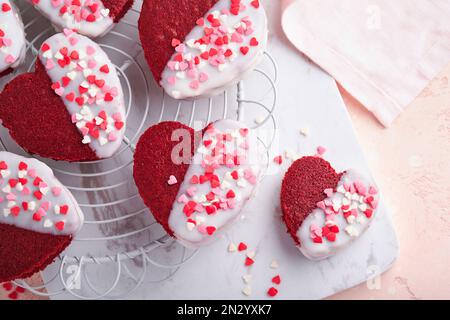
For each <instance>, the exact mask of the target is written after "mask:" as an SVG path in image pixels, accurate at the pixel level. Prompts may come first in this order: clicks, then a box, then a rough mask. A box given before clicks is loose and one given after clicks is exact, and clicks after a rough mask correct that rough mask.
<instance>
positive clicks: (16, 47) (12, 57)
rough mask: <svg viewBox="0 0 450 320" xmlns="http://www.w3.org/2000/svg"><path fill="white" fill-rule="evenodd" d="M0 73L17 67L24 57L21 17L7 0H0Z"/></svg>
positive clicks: (23, 35) (24, 48)
mask: <svg viewBox="0 0 450 320" xmlns="http://www.w3.org/2000/svg"><path fill="white" fill-rule="evenodd" d="M0 6H1V7H0V73H1V72H3V71H5V70H7V69H9V68H16V67H18V66H19V65H20V64H21V63H22V62H23V60H24V58H25V50H26V44H25V32H24V27H23V23H22V19H21V17H20V15H19V13H18V11H17V9H16V8H15V6H14V5H13V4H12V3H11V2H10V1H8V0H3V1H0Z"/></svg>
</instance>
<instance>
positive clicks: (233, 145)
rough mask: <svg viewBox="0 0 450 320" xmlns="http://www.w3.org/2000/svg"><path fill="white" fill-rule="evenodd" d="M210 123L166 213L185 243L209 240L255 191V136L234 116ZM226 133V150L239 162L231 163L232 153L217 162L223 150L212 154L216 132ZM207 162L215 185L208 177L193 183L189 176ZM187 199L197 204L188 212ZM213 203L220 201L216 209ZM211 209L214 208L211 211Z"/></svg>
mask: <svg viewBox="0 0 450 320" xmlns="http://www.w3.org/2000/svg"><path fill="white" fill-rule="evenodd" d="M213 127H214V130H208V131H207V132H206V133H205V135H204V137H203V139H202V143H201V144H200V145H199V147H198V149H197V151H196V153H195V155H194V158H193V161H192V164H191V165H190V166H189V169H188V171H187V173H186V175H185V178H184V181H180V182H178V183H181V186H180V189H179V192H178V195H177V199H176V201H175V202H174V204H173V207H172V211H171V213H170V216H169V227H170V229H171V230H172V231H173V232H174V235H175V237H176V238H177V240H178V241H180V242H181V243H182V244H183V245H185V246H188V247H199V246H202V245H205V244H208V243H210V242H211V241H213V240H214V239H216V238H217V236H218V235H220V234H221V233H222V232H223V231H224V230H226V229H227V228H228V227H229V226H230V225H231V224H232V223H233V222H234V221H235V220H237V219H238V218H239V216H240V214H241V212H242V209H243V207H244V205H245V203H246V201H247V200H248V199H249V198H250V197H251V196H252V194H253V193H254V190H255V187H256V185H257V183H258V178H259V175H260V173H261V167H260V165H259V163H258V159H257V140H256V136H255V135H254V134H253V133H252V132H251V131H245V132H244V131H242V132H243V133H244V136H243V135H242V134H241V131H240V129H245V128H244V127H243V126H242V124H241V123H239V122H236V121H233V120H220V121H217V122H215V123H213ZM225 133H227V134H229V135H228V136H229V137H231V141H225V143H224V145H225V150H226V154H234V153H235V152H237V153H236V154H238V155H239V156H240V159H241V162H240V164H239V165H235V164H233V160H232V159H231V158H232V157H229V158H228V160H227V163H228V165H224V164H219V159H223V151H219V152H218V153H216V155H215V156H212V154H213V153H212V152H213V151H212V150H214V149H215V148H216V147H217V146H218V139H217V138H216V137H217V135H218V134H219V135H220V134H225ZM219 143H220V142H219ZM220 150H224V149H220ZM222 163H223V162H222ZM210 165H212V166H214V168H215V169H214V174H215V175H216V176H217V178H218V180H216V181H217V185H212V184H211V182H210V181H206V182H205V183H203V184H202V183H192V180H191V179H192V178H193V177H194V176H196V177H198V178H200V176H202V175H205V169H206V167H207V166H210ZM233 172H234V173H233ZM233 175H235V177H233ZM175 178H176V177H175ZM168 179H169V177H168ZM168 183H169V181H168ZM172 183H173V182H172ZM230 190H232V192H233V193H234V194H233V195H231V193H230ZM189 201H195V203H196V205H195V209H193V210H192V212H191V213H190V214H186V212H185V209H186V206H188V204H189ZM214 203H216V204H218V203H220V205H219V208H218V209H217V207H215V206H214ZM210 209H213V210H212V212H211V211H209V210H210ZM208 211H209V213H208ZM208 228H213V229H212V230H210V229H208Z"/></svg>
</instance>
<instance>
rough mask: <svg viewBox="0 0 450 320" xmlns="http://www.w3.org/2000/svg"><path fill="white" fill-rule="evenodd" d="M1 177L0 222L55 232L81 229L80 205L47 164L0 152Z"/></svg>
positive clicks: (65, 233)
mask: <svg viewBox="0 0 450 320" xmlns="http://www.w3.org/2000/svg"><path fill="white" fill-rule="evenodd" d="M0 176H1V178H0V223H2V224H8V225H13V226H16V227H18V228H22V229H26V230H30V231H35V232H40V233H46V234H54V235H74V234H76V233H77V232H78V231H79V230H80V229H81V227H82V225H83V221H84V218H83V213H82V211H81V209H80V207H79V206H78V204H77V202H76V200H75V198H74V197H73V195H72V194H71V193H70V191H69V190H67V188H66V187H64V186H63V185H62V184H61V183H60V182H59V181H58V179H56V178H55V176H54V175H53V172H52V170H51V169H50V168H49V167H48V166H47V165H46V164H44V163H42V162H40V161H38V160H36V159H32V158H24V157H22V156H19V155H16V154H13V153H10V152H5V151H1V152H0ZM36 192H38V193H36Z"/></svg>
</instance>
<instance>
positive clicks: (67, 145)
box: [0, 60, 97, 161]
mask: <svg viewBox="0 0 450 320" xmlns="http://www.w3.org/2000/svg"><path fill="white" fill-rule="evenodd" d="M51 85H52V83H51V80H50V77H49V76H48V75H47V72H46V71H45V67H44V66H43V65H42V63H41V62H40V61H39V60H37V62H36V71H35V72H34V73H26V74H22V75H19V76H17V77H16V78H14V79H13V80H12V81H11V82H9V83H8V84H7V85H6V87H5V89H4V90H3V92H2V93H1V94H0V119H1V120H2V124H3V126H5V127H6V128H7V129H8V130H9V133H10V135H11V137H12V138H13V139H14V140H15V141H16V142H17V143H18V144H19V145H20V146H21V147H22V148H24V149H25V150H26V151H27V152H29V153H32V154H37V155H40V156H42V157H46V158H52V159H55V160H66V161H89V160H96V159H97V156H96V154H95V153H94V151H92V149H91V148H90V147H89V146H88V145H86V144H83V143H82V140H83V137H82V136H81V133H80V132H79V131H78V129H77V128H76V126H74V125H73V124H72V120H71V117H70V113H69V112H68V111H67V109H66V106H65V105H64V103H63V101H62V100H61V98H60V97H59V96H57V95H56V94H55V93H54V92H53V90H52V89H51Z"/></svg>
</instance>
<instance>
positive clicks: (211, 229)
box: [206, 226, 216, 236]
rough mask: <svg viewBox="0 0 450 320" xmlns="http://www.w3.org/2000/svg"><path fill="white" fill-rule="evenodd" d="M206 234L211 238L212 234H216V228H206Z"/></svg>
mask: <svg viewBox="0 0 450 320" xmlns="http://www.w3.org/2000/svg"><path fill="white" fill-rule="evenodd" d="M206 232H207V233H208V234H209V235H210V236H211V235H212V234H213V233H214V232H216V227H213V226H209V227H206Z"/></svg>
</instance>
